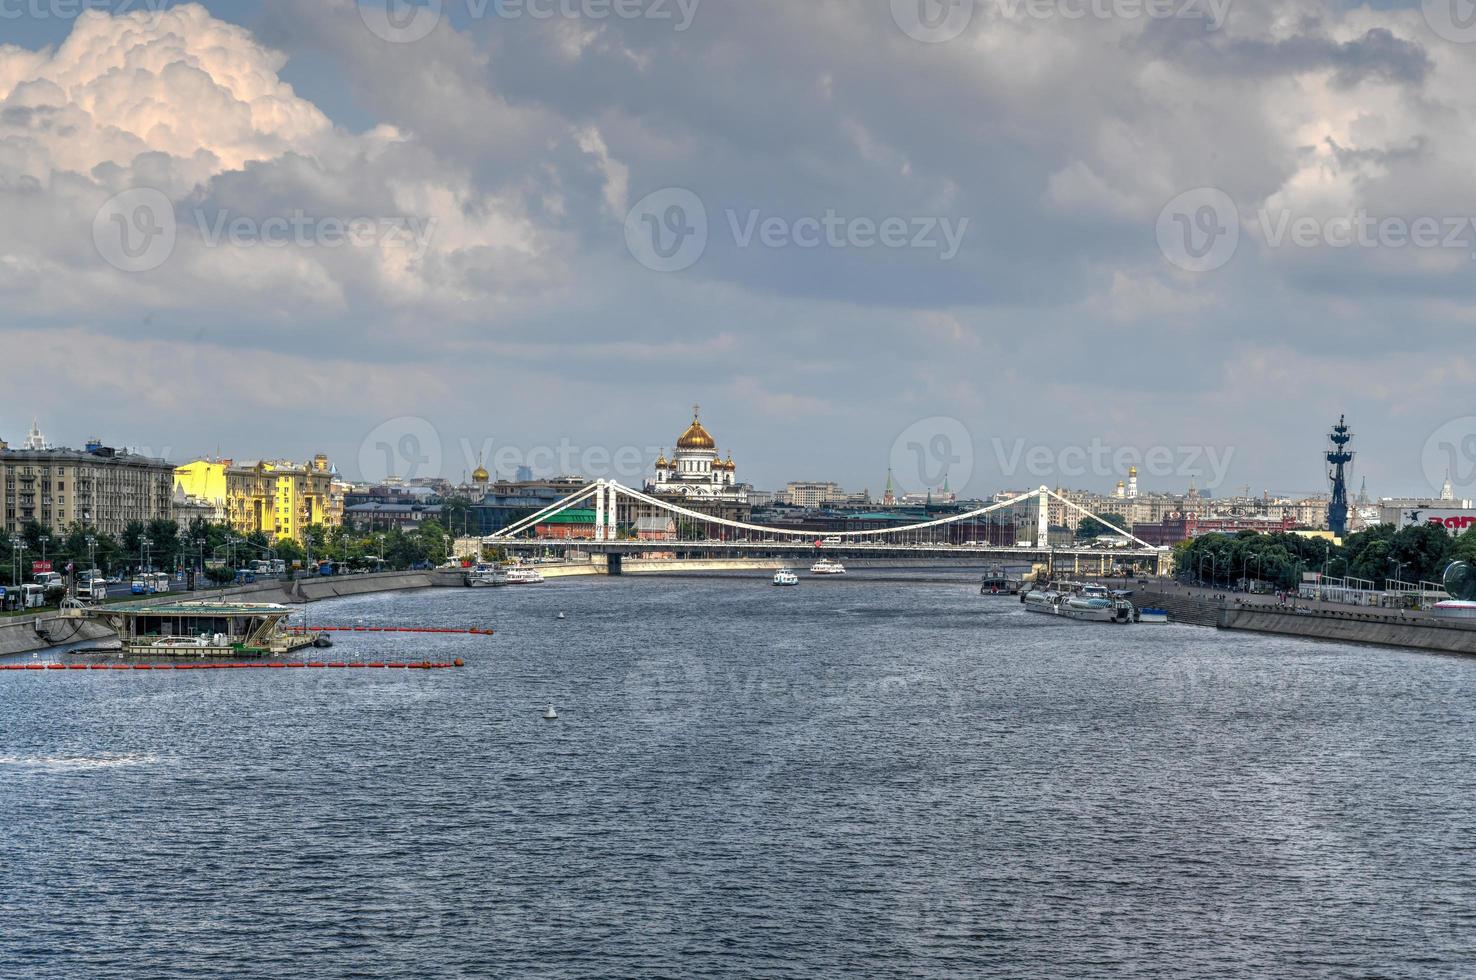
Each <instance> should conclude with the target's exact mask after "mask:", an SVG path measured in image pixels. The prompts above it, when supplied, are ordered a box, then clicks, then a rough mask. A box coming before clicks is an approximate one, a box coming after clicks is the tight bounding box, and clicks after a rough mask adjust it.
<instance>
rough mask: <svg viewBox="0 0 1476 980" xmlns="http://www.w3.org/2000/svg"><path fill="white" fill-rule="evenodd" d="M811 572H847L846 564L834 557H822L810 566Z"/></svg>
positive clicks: (820, 573) (814, 573)
mask: <svg viewBox="0 0 1476 980" xmlns="http://www.w3.org/2000/svg"><path fill="white" fill-rule="evenodd" d="M810 574H811V575H844V574H846V566H844V565H842V564H841V563H840V562H838V561H836V560H835V559H834V558H821V559H820V560H819V561H817V562H815V564H813V565H811V566H810Z"/></svg>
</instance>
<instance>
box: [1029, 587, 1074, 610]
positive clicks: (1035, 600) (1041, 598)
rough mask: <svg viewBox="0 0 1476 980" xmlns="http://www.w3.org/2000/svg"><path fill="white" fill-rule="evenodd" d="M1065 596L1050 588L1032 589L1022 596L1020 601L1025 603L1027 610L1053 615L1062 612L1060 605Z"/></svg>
mask: <svg viewBox="0 0 1476 980" xmlns="http://www.w3.org/2000/svg"><path fill="white" fill-rule="evenodd" d="M1064 598H1065V596H1063V595H1062V594H1061V593H1059V592H1055V591H1052V590H1050V589H1045V590H1042V589H1031V590H1030V591H1029V592H1027V593H1025V594H1024V595H1022V596H1021V597H1020V602H1021V603H1023V604H1024V606H1025V609H1026V611H1027V612H1038V613H1046V614H1048V615H1051V616H1059V615H1060V614H1061V611H1060V609H1059V608H1058V607H1059V606H1060V604H1061V601H1062V600H1063V599H1064Z"/></svg>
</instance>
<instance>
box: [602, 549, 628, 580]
mask: <svg viewBox="0 0 1476 980" xmlns="http://www.w3.org/2000/svg"><path fill="white" fill-rule="evenodd" d="M622 557H624V556H623V555H619V554H616V553H615V552H611V553H609V554H607V555H605V574H606V575H621V574H623V573H622V572H621V569H620V559H621V558H622Z"/></svg>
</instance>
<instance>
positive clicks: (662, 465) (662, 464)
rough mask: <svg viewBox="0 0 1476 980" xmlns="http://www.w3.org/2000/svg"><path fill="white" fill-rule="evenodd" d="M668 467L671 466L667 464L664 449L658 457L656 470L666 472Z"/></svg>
mask: <svg viewBox="0 0 1476 980" xmlns="http://www.w3.org/2000/svg"><path fill="white" fill-rule="evenodd" d="M668 465H670V464H668V463H667V462H666V450H665V449H663V450H661V455H660V456H657V457H656V468H657V469H658V470H664V469H666V467H667V466H668Z"/></svg>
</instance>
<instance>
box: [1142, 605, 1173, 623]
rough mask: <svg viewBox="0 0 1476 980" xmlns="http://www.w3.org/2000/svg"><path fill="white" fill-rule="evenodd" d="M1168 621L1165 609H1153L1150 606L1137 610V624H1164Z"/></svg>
mask: <svg viewBox="0 0 1476 980" xmlns="http://www.w3.org/2000/svg"><path fill="white" fill-rule="evenodd" d="M1168 621H1169V614H1168V610H1167V609H1154V608H1153V607H1152V606H1144V607H1143V608H1142V609H1139V610H1138V622H1140V623H1166V622H1168Z"/></svg>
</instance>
